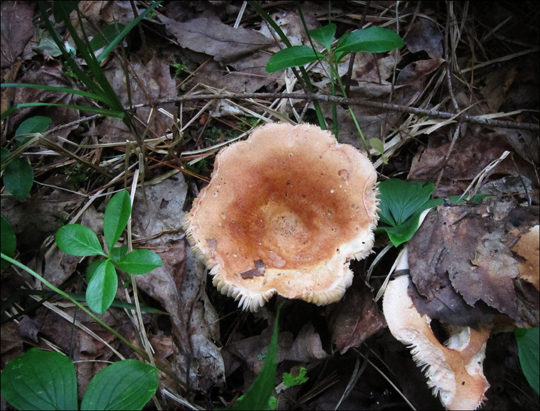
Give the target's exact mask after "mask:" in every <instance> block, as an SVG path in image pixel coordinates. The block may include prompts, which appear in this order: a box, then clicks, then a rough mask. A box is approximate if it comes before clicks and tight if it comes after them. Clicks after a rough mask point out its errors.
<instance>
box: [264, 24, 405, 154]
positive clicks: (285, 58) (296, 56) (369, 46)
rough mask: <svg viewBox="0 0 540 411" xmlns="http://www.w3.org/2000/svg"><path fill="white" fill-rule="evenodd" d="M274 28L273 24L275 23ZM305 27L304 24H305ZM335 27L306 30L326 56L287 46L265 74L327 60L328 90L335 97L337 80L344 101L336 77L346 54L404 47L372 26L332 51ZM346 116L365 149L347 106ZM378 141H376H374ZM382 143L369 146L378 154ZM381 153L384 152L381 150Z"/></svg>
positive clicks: (396, 37)
mask: <svg viewBox="0 0 540 411" xmlns="http://www.w3.org/2000/svg"><path fill="white" fill-rule="evenodd" d="M274 24H275V23H274ZM304 26H305V24H304ZM336 29H337V26H336V25H335V24H334V23H330V24H327V25H326V26H323V27H320V28H318V29H315V30H308V31H307V33H308V35H309V36H310V41H311V39H314V40H315V41H317V42H318V43H320V44H322V45H323V46H324V48H325V49H326V53H327V54H326V55H325V54H323V53H320V52H318V51H317V50H316V49H315V47H314V46H313V43H312V47H307V46H291V45H289V44H288V45H287V48H286V49H284V50H281V51H279V52H277V53H276V54H274V55H273V56H272V57H271V58H270V60H269V61H268V64H267V65H266V71H268V72H269V73H273V72H275V71H278V70H283V69H286V68H291V67H301V66H304V65H305V64H309V63H313V62H315V61H319V60H326V61H327V62H328V65H329V67H330V73H329V74H330V86H331V93H332V95H335V88H334V87H335V86H334V82H335V81H336V80H337V83H338V85H339V88H340V90H341V93H342V95H343V97H347V94H346V92H345V87H344V86H343V83H342V81H341V78H340V76H339V75H338V63H339V61H340V60H341V59H342V58H343V57H345V56H346V55H347V54H351V53H356V52H370V53H384V52H387V51H391V50H395V49H398V48H400V47H402V46H404V45H405V42H404V41H403V39H402V38H401V37H399V35H398V34H397V33H395V32H393V31H392V30H388V29H385V28H382V27H377V26H372V27H369V28H367V29H360V30H356V31H353V32H351V33H347V34H345V35H343V36H342V37H341V38H340V39H339V40H338V41H337V42H336V45H335V47H333V46H332V44H333V43H334V37H335V34H336ZM333 113H334V134H335V135H336V136H337V134H338V130H337V118H336V116H337V112H336V106H335V104H334V106H333ZM349 113H350V114H351V117H352V119H353V121H354V123H355V125H356V128H357V130H358V133H359V135H360V137H361V138H362V141H363V142H364V144H365V146H366V147H368V144H367V142H366V139H365V137H364V134H363V133H362V130H361V129H360V125H359V124H358V122H357V121H356V118H355V116H354V113H353V111H352V109H351V107H350V106H349ZM373 140H378V139H373ZM381 145H382V142H381V141H380V140H378V141H377V142H375V146H373V142H372V146H373V147H374V148H375V149H377V150H378V151H381V150H380V146H381ZM383 151H384V149H383Z"/></svg>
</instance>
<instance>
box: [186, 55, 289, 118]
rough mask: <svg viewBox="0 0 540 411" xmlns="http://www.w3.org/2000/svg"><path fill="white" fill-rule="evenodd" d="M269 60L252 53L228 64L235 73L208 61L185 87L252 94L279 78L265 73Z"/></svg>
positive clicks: (276, 74) (266, 56)
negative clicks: (202, 87) (207, 87)
mask: <svg viewBox="0 0 540 411" xmlns="http://www.w3.org/2000/svg"><path fill="white" fill-rule="evenodd" d="M269 59H270V56H269V55H268V54H261V53H254V54H252V55H249V56H248V57H245V58H241V59H239V60H236V61H234V62H232V63H230V64H229V65H230V66H232V67H233V68H234V69H235V71H228V70H225V69H224V68H223V67H222V66H221V65H220V64H219V63H218V62H215V61H209V62H208V63H206V64H205V65H203V66H202V67H201V69H200V70H197V74H195V76H194V77H193V80H191V81H190V82H189V83H188V84H187V86H186V87H187V88H191V87H193V86H195V85H197V84H199V83H201V84H205V85H208V86H212V87H215V88H217V89H224V90H226V91H230V92H233V93H253V92H255V91H257V90H259V89H260V88H261V87H265V86H268V85H269V84H271V83H273V82H275V81H277V80H278V79H279V77H280V74H279V73H267V72H266V63H268V60H269ZM213 115H216V113H213Z"/></svg>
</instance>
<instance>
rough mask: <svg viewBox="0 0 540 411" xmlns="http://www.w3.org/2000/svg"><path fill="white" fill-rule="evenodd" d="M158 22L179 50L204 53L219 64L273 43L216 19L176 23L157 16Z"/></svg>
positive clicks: (251, 32)
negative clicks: (169, 34) (160, 22)
mask: <svg viewBox="0 0 540 411" xmlns="http://www.w3.org/2000/svg"><path fill="white" fill-rule="evenodd" d="M160 20H161V21H162V22H163V23H164V24H165V27H166V29H167V31H168V32H169V33H171V34H172V35H173V36H174V37H175V38H176V40H177V41H178V43H180V45H181V46H182V47H186V48H188V49H190V50H193V51H198V52H201V53H206V54H208V55H210V56H213V57H214V60H216V61H220V62H229V61H234V60H236V59H238V58H240V57H242V56H244V55H246V54H249V53H253V52H255V51H257V50H260V49H262V48H265V47H268V46H269V45H270V44H272V43H273V41H272V40H270V39H269V38H267V37H266V36H264V35H262V34H260V33H258V32H256V31H255V30H250V29H245V28H242V27H239V28H237V29H235V28H233V27H231V26H229V25H227V24H225V23H223V22H222V21H221V20H219V19H210V18H205V17H201V18H196V19H193V20H190V21H188V22H186V23H180V22H178V21H175V20H173V19H170V18H168V17H164V16H160Z"/></svg>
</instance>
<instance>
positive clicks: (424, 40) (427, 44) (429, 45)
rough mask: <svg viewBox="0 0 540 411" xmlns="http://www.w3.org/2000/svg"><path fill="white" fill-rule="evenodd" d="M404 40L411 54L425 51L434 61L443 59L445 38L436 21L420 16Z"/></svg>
mask: <svg viewBox="0 0 540 411" xmlns="http://www.w3.org/2000/svg"><path fill="white" fill-rule="evenodd" d="M404 40H405V41H406V42H407V48H408V49H409V51H410V52H411V53H418V52H420V51H425V52H426V53H427V54H428V55H429V57H431V58H432V59H434V60H437V59H442V57H443V45H442V41H443V36H442V34H441V32H440V30H439V28H438V26H437V23H435V21H434V20H431V19H427V18H424V16H418V18H417V19H416V21H415V23H414V24H413V26H412V28H411V30H410V31H409V33H408V34H407V37H405V39H404Z"/></svg>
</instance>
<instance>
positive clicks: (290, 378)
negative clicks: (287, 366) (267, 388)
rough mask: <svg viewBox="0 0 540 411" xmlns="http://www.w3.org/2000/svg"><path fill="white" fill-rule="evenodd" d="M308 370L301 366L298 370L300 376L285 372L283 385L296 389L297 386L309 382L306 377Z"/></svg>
mask: <svg viewBox="0 0 540 411" xmlns="http://www.w3.org/2000/svg"><path fill="white" fill-rule="evenodd" d="M306 373H307V368H306V367H305V366H301V367H300V368H299V369H298V375H293V373H292V372H291V373H288V372H285V373H283V384H284V385H286V386H287V387H294V386H295V385H301V384H303V383H305V382H307V381H308V380H309V377H306Z"/></svg>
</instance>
